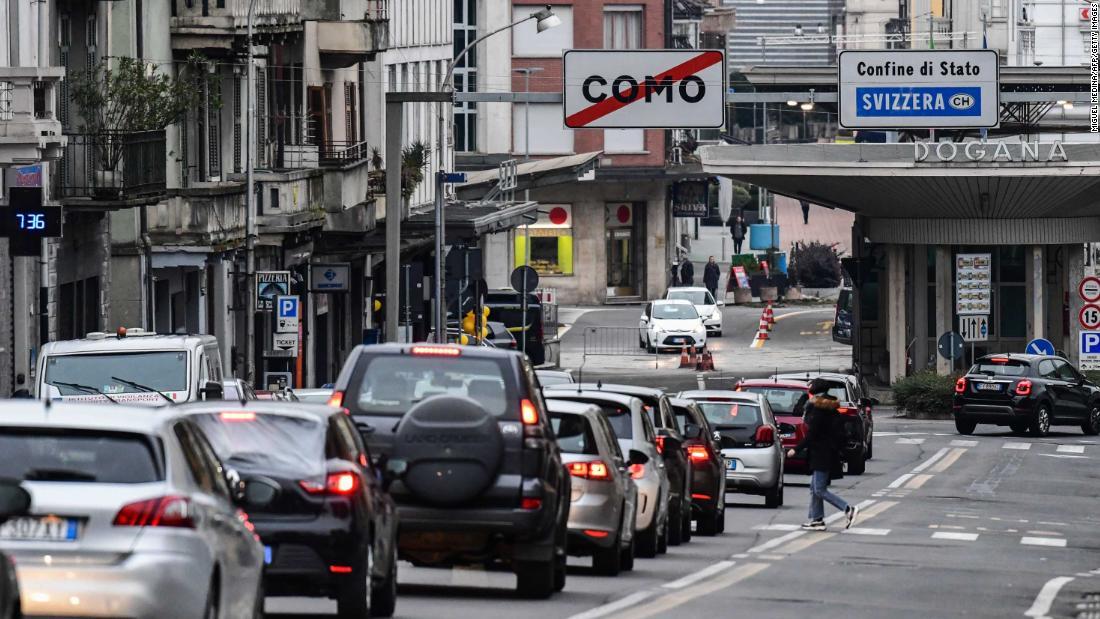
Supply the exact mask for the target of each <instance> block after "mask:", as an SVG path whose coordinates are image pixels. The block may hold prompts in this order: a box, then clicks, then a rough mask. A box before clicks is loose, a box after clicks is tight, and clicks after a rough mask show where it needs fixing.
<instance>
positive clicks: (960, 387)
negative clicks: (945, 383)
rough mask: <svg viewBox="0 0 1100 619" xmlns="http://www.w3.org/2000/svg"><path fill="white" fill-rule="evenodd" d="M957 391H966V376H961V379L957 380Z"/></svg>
mask: <svg viewBox="0 0 1100 619" xmlns="http://www.w3.org/2000/svg"><path fill="white" fill-rule="evenodd" d="M955 393H966V377H965V376H960V377H959V380H957V381H955Z"/></svg>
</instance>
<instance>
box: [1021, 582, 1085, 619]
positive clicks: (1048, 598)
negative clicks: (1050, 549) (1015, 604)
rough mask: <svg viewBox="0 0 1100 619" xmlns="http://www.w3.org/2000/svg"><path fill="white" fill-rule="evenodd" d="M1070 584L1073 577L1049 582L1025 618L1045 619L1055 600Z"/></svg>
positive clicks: (1036, 597) (1025, 614) (1041, 590)
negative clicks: (1063, 588)
mask: <svg viewBox="0 0 1100 619" xmlns="http://www.w3.org/2000/svg"><path fill="white" fill-rule="evenodd" d="M1070 582H1073V577H1072V576H1059V577H1057V578H1051V579H1050V580H1048V581H1047V583H1046V584H1045V585H1043V588H1042V589H1040V590H1039V595H1036V596H1035V601H1034V602H1032V603H1031V608H1029V609H1027V612H1026V613H1024V616H1025V617H1035V619H1045V617H1046V616H1047V613H1049V612H1050V607H1051V606H1053V605H1054V599H1055V598H1057V597H1058V592H1059V591H1061V590H1062V587H1064V586H1066V584H1068V583H1070Z"/></svg>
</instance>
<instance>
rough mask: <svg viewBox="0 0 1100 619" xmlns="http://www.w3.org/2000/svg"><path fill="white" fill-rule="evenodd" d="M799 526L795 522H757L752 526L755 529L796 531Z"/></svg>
mask: <svg viewBox="0 0 1100 619" xmlns="http://www.w3.org/2000/svg"><path fill="white" fill-rule="evenodd" d="M799 528H800V525H797V524H758V525H756V526H755V527H753V529H754V530H756V531H797V530H799Z"/></svg>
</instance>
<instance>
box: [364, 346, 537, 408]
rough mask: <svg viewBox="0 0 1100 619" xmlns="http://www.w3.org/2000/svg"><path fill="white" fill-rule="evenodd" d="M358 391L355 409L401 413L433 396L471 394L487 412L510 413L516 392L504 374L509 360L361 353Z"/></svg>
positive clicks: (516, 402)
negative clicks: (362, 358) (361, 367)
mask: <svg viewBox="0 0 1100 619" xmlns="http://www.w3.org/2000/svg"><path fill="white" fill-rule="evenodd" d="M362 363H363V364H364V365H363V369H362V370H361V371H360V373H359V378H358V379H357V380H358V385H357V391H356V392H355V393H353V394H349V395H351V396H352V397H353V398H354V399H353V402H354V403H355V406H356V412H362V413H367V414H374V415H404V414H405V413H406V412H407V411H408V410H409V409H410V408H412V407H413V406H414V405H415V404H417V403H419V402H422V401H424V400H426V399H428V398H430V397H432V396H437V395H459V396H466V397H469V398H472V399H473V400H475V401H477V402H478V403H479V404H481V405H482V406H483V407H484V408H485V410H486V411H488V412H489V413H490V414H493V415H497V416H502V415H505V414H507V413H509V412H514V411H515V410H516V409H517V407H518V404H519V395H518V394H517V393H516V391H515V386H514V385H513V384H511V381H508V380H505V376H507V374H506V371H507V363H508V362H507V361H506V360H505V359H503V358H501V359H485V358H481V359H478V358H472V357H463V356H459V357H439V356H413V355H397V354H392V355H374V356H365V359H364V360H363V361H362Z"/></svg>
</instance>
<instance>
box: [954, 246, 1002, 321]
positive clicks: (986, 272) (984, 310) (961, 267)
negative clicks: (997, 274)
mask: <svg viewBox="0 0 1100 619" xmlns="http://www.w3.org/2000/svg"><path fill="white" fill-rule="evenodd" d="M992 278H993V256H992V255H991V254H959V255H957V256H955V281H956V282H957V283H956V285H955V313H956V314H958V315H960V316H965V315H970V314H987V315H988V314H990V313H991V311H990V310H991V307H992V301H993V295H992Z"/></svg>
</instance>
